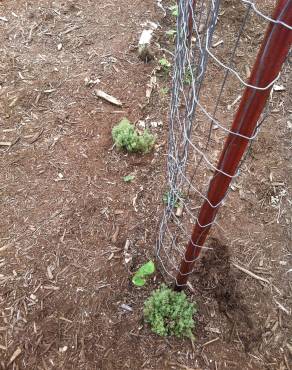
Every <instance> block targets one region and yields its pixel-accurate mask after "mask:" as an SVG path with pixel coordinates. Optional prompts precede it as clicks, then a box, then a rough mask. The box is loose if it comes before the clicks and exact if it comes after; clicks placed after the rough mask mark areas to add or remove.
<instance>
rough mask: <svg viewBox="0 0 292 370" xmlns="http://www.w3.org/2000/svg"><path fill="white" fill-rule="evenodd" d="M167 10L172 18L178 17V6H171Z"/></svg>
mask: <svg viewBox="0 0 292 370" xmlns="http://www.w3.org/2000/svg"><path fill="white" fill-rule="evenodd" d="M169 9H170V11H171V15H173V16H174V17H177V16H178V6H177V5H172V6H171V7H170V8H169Z"/></svg>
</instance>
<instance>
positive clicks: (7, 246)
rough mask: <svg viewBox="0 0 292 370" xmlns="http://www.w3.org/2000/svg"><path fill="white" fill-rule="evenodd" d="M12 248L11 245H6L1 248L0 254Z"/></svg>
mask: <svg viewBox="0 0 292 370" xmlns="http://www.w3.org/2000/svg"><path fill="white" fill-rule="evenodd" d="M10 247H11V246H10V245H9V244H7V245H4V246H3V247H0V252H4V251H6V249H8V248H10Z"/></svg>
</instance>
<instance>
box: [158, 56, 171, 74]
mask: <svg viewBox="0 0 292 370" xmlns="http://www.w3.org/2000/svg"><path fill="white" fill-rule="evenodd" d="M158 63H159V64H160V66H161V69H162V71H163V72H164V73H165V74H168V73H169V70H170V67H171V63H170V62H169V61H168V60H167V59H166V58H162V59H160V60H159V61H158Z"/></svg>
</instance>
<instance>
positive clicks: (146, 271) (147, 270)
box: [132, 261, 155, 286]
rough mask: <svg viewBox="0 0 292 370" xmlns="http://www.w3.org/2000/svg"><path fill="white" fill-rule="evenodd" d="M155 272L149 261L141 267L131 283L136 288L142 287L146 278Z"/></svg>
mask: <svg viewBox="0 0 292 370" xmlns="http://www.w3.org/2000/svg"><path fill="white" fill-rule="evenodd" d="M154 272H155V265H154V263H153V262H152V261H149V262H147V263H145V264H144V265H142V266H141V267H140V268H139V270H138V271H137V272H136V273H135V274H134V276H133V278H132V283H133V284H134V285H136V286H144V285H145V284H146V278H147V277H148V276H150V275H152V274H153V273H154Z"/></svg>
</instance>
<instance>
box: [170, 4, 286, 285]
mask: <svg viewBox="0 0 292 370" xmlns="http://www.w3.org/2000/svg"><path fill="white" fill-rule="evenodd" d="M273 19H274V20H275V21H276V22H270V24H269V26H268V29H267V31H266V35H265V38H264V41H263V43H262V45H261V48H260V51H259V53H258V56H257V59H256V62H255V64H254V67H253V70H252V73H251V77H250V79H249V85H252V86H256V87H259V88H265V87H266V86H269V84H270V83H271V82H272V81H274V80H275V79H276V77H277V76H278V74H279V73H280V70H281V67H282V65H283V63H284V62H285V59H286V57H287V54H288V52H289V49H290V47H291V43H292V31H291V30H289V28H288V27H286V26H284V25H282V24H281V23H279V22H284V23H286V24H288V25H291V24H292V0H279V1H278V4H277V6H276V8H275V11H274V14H273ZM271 88H272V86H271V87H269V88H267V89H262V90H261V89H256V88H254V87H246V89H245V91H244V94H243V97H242V99H241V103H240V106H239V108H238V110H237V113H236V115H235V118H234V121H233V124H232V127H231V131H232V133H230V134H229V135H228V137H227V139H226V142H225V145H224V148H223V151H222V153H221V156H220V159H219V162H218V166H217V171H216V172H215V174H214V176H213V178H212V180H211V181H210V184H209V190H208V194H207V199H208V200H206V201H205V202H204V203H203V205H202V207H201V209H200V212H199V216H198V221H197V222H196V224H195V225H194V227H193V232H192V235H191V239H190V241H189V242H188V244H187V247H186V252H185V255H184V259H183V261H182V262H181V266H180V270H179V273H178V275H177V278H176V287H175V289H176V290H181V289H183V287H184V286H185V285H186V283H187V280H188V277H189V274H190V273H191V272H192V269H193V266H194V262H195V260H196V258H197V257H198V256H199V254H200V252H201V249H202V246H203V244H204V242H205V240H206V237H207V235H208V232H209V230H210V228H211V226H212V223H213V222H214V220H215V217H216V214H217V212H218V210H219V207H220V204H221V201H222V200H223V199H224V197H225V195H226V193H227V190H228V188H229V185H230V182H231V180H232V177H233V176H234V175H235V173H236V172H237V169H238V166H239V164H240V161H241V159H242V157H243V155H244V152H245V150H246V148H247V146H248V143H249V138H251V137H252V136H253V134H254V132H255V129H256V126H257V122H258V119H259V117H260V115H261V113H262V111H263V109H264V107H265V105H266V102H267V99H268V97H269V94H270V91H271ZM240 135H241V136H240Z"/></svg>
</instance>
